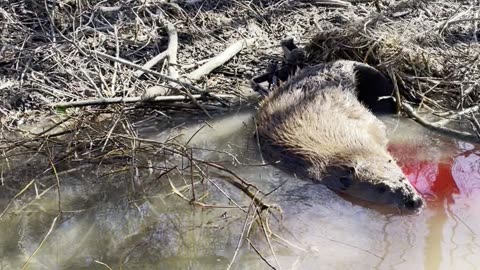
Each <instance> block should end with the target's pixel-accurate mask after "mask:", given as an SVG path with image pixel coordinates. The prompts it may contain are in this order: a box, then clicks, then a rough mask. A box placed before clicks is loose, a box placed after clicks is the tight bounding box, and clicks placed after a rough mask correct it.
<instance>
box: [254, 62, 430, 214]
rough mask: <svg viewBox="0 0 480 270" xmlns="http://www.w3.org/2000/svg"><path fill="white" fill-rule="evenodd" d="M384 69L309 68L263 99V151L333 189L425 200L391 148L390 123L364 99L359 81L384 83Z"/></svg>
mask: <svg viewBox="0 0 480 270" xmlns="http://www.w3.org/2000/svg"><path fill="white" fill-rule="evenodd" d="M359 73H360V74H359ZM378 73H380V72H378V71H376V69H374V68H373V67H371V66H369V65H366V64H362V63H358V62H354V61H346V60H341V61H336V62H331V63H323V64H319V65H315V66H310V67H304V68H303V69H301V70H300V71H298V72H297V73H296V74H295V75H293V76H292V77H291V78H289V79H288V80H287V81H286V82H285V83H284V84H283V85H281V86H279V87H276V88H274V89H273V90H272V91H270V92H269V93H268V94H267V95H266V97H265V98H264V99H263V100H262V101H261V103H260V108H259V111H258V115H257V136H258V137H259V141H260V147H261V151H262V152H263V154H264V157H265V158H266V159H267V160H268V161H270V162H272V163H274V164H275V165H276V166H278V167H280V168H281V169H284V170H285V171H287V172H290V173H293V174H294V175H296V176H297V177H300V178H303V179H310V180H313V181H316V182H320V183H322V184H324V185H326V186H327V187H328V188H330V189H332V190H333V191H336V192H340V193H344V194H347V195H350V196H352V197H355V198H359V199H362V200H366V201H370V202H373V203H378V204H383V205H391V206H394V207H397V208H398V209H400V210H408V211H418V210H419V209H420V208H421V207H422V205H423V200H422V198H421V197H420V196H419V195H418V194H417V192H416V190H415V188H414V187H413V186H412V185H411V184H410V182H409V181H408V180H407V178H406V177H405V175H404V174H403V172H402V170H401V169H400V167H399V166H398V165H397V163H396V161H395V159H394V158H393V157H392V156H391V155H390V153H389V152H388V150H387V143H388V140H387V135H386V127H385V126H384V124H383V123H382V122H381V121H380V120H379V119H378V118H377V117H376V116H375V115H374V114H373V113H372V111H371V110H370V109H369V108H367V106H365V105H364V103H362V102H361V101H360V100H359V93H358V89H359V88H361V87H359V83H362V87H363V88H367V87H366V86H367V85H368V84H369V83H371V86H373V88H375V87H377V88H378V87H384V84H383V83H380V84H379V83H378V82H377V81H375V80H378V79H379V77H378V76H379V75H378ZM359 78H361V79H359ZM371 91H372V92H371V93H373V95H375V93H376V91H377V92H378V91H381V90H376V89H372V90H371ZM364 95H365V96H366V97H367V98H366V99H365V100H367V101H368V100H369V99H371V96H372V94H370V95H368V94H365V93H364ZM369 102H370V105H372V104H373V103H374V102H373V101H372V100H370V101H369ZM386 107H389V105H386ZM379 110H380V111H382V106H381V107H380V109H379ZM388 110H389V109H388Z"/></svg>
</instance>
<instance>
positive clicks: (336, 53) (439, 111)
mask: <svg viewBox="0 0 480 270" xmlns="http://www.w3.org/2000/svg"><path fill="white" fill-rule="evenodd" d="M479 12H480V5H479V3H478V1H470V2H467V1H463V2H462V1H460V2H457V1H417V2H412V1H399V2H398V3H396V4H395V5H393V6H391V7H388V8H386V9H385V10H384V11H383V12H382V13H380V14H372V15H370V16H368V17H366V18H363V19H360V20H356V21H354V22H351V23H347V24H346V25H345V26H344V27H342V28H337V29H333V30H331V31H324V32H321V33H319V34H318V35H317V36H315V37H314V38H313V40H312V41H311V42H310V43H309V45H308V46H307V51H308V54H309V58H310V59H309V60H310V61H311V62H313V63H316V62H324V61H332V60H336V59H351V60H356V61H360V62H365V63H368V64H371V65H373V66H375V67H377V68H378V69H379V70H380V71H382V72H383V73H384V74H386V75H388V76H389V77H390V79H391V80H392V81H393V82H394V83H395V86H396V91H397V93H395V94H394V96H395V97H396V98H397V102H398V104H399V108H400V107H402V109H403V111H404V112H405V113H407V115H408V116H410V117H412V118H416V119H417V120H418V122H420V123H421V124H423V125H425V126H427V127H429V128H432V129H436V130H439V131H442V132H444V133H449V134H453V135H455V136H460V137H462V138H463V139H470V140H472V141H479V140H480V129H478V128H479V127H478V112H479V106H478V103H479V102H480V84H479V82H480V43H478V40H479V39H480V30H479V28H478V24H479V23H480V18H479ZM402 103H403V104H404V106H400V104H402ZM407 103H414V104H418V110H420V111H422V112H424V111H427V112H429V113H432V114H433V115H436V116H438V117H439V118H443V119H437V122H434V123H430V122H428V121H427V120H425V119H423V118H422V117H421V116H419V115H418V114H417V113H415V111H414V110H413V109H412V108H411V106H409V105H408V104H407ZM451 121H463V122H464V123H465V124H466V125H464V126H467V127H468V128H467V129H468V130H469V132H462V131H456V130H452V129H450V128H446V127H444V126H445V125H446V124H448V123H449V122H451Z"/></svg>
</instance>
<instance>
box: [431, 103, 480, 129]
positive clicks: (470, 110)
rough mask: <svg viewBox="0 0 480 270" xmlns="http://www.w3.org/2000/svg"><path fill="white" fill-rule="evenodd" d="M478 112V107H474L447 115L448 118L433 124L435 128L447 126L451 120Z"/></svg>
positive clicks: (479, 106)
mask: <svg viewBox="0 0 480 270" xmlns="http://www.w3.org/2000/svg"><path fill="white" fill-rule="evenodd" d="M479 110H480V105H475V106H473V107H470V108H467V109H465V110H462V111H459V112H457V113H453V114H451V115H448V116H447V117H448V118H446V119H442V120H440V121H437V122H435V123H433V124H434V125H436V126H444V125H446V124H448V123H449V122H450V121H453V120H455V119H456V118H458V117H460V116H462V115H465V114H469V113H476V112H478V111H479Z"/></svg>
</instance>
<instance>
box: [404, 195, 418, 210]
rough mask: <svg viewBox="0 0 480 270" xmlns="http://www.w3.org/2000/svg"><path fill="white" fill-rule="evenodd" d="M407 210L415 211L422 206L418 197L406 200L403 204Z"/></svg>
mask: <svg viewBox="0 0 480 270" xmlns="http://www.w3.org/2000/svg"><path fill="white" fill-rule="evenodd" d="M404 206H405V208H407V209H408V210H416V209H419V208H420V207H422V206H423V200H422V198H420V197H413V198H409V199H407V200H406V202H405V203H404Z"/></svg>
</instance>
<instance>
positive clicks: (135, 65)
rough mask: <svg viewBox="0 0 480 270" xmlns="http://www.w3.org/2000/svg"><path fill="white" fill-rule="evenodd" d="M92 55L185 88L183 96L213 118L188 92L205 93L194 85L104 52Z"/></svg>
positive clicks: (93, 52) (92, 51)
mask: <svg viewBox="0 0 480 270" xmlns="http://www.w3.org/2000/svg"><path fill="white" fill-rule="evenodd" d="M89 52H90V53H92V54H94V55H100V56H101V57H103V58H106V59H109V60H111V61H115V62H118V63H121V64H124V65H127V66H129V67H132V68H135V69H137V70H142V71H143V72H145V73H150V74H152V75H155V76H158V77H160V78H162V79H164V80H166V81H169V82H174V83H177V84H179V85H181V86H183V87H185V90H184V91H183V90H181V92H183V94H186V95H187V96H188V97H189V98H190V99H191V100H192V102H193V103H195V105H197V106H198V107H199V108H200V109H202V111H203V112H204V113H205V114H206V115H207V116H208V117H209V118H212V116H211V115H210V114H209V113H208V111H207V110H205V108H203V107H202V105H200V104H199V103H198V102H197V101H196V100H195V99H194V98H193V97H192V94H191V93H190V91H188V89H192V90H195V91H196V92H197V93H204V92H205V91H204V90H203V89H200V88H198V87H196V86H194V85H192V84H189V83H187V82H185V81H184V80H178V79H175V78H172V77H170V76H166V75H163V74H162V73H160V72H156V71H153V70H148V69H144V68H143V67H141V66H139V65H137V64H134V63H132V62H130V61H127V60H125V59H122V58H120V57H113V56H111V55H108V54H105V53H102V52H98V51H94V50H89Z"/></svg>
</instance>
